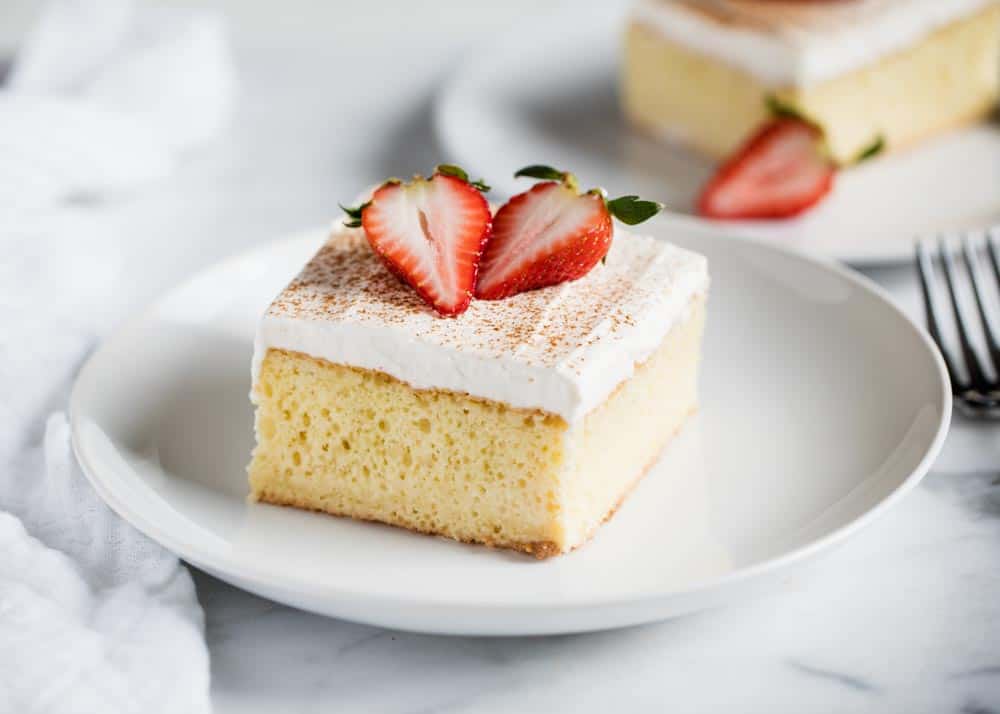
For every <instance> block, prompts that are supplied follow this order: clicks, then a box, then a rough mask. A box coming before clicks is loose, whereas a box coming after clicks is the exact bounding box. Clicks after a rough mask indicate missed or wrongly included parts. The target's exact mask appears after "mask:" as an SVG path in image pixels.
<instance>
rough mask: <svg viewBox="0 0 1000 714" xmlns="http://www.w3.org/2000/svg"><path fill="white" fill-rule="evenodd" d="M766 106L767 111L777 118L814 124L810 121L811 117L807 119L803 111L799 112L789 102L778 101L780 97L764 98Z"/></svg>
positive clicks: (769, 95)
mask: <svg viewBox="0 0 1000 714" xmlns="http://www.w3.org/2000/svg"><path fill="white" fill-rule="evenodd" d="M764 104H766V105H767V110H768V111H769V112H771V114H772V115H774V116H776V117H787V118H789V119H799V120H801V121H804V122H806V123H808V124H812V123H813V122H812V121H811V120H810V119H809V117H807V116H806V115H805V114H803V113H802V112H801V111H799V110H798V109H796V108H795V107H793V106H792V105H791V104H789V103H788V102H785V101H784V100H782V99H778V97H776V96H774V95H773V94H768V95H767V97H765V98H764Z"/></svg>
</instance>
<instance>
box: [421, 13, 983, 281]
mask: <svg viewBox="0 0 1000 714" xmlns="http://www.w3.org/2000/svg"><path fill="white" fill-rule="evenodd" d="M624 21H625V20H624V8H623V2H622V0H614V1H612V2H607V3H582V4H581V3H564V4H563V5H562V6H561V7H560V8H558V9H556V10H555V11H550V12H548V13H547V14H539V15H538V16H536V17H532V18H530V19H528V18H526V19H525V20H524V21H523V22H521V23H519V24H518V26H517V28H516V29H515V30H514V31H512V32H510V33H508V34H504V35H500V36H499V37H498V38H497V39H496V40H494V41H493V42H491V43H487V44H486V45H485V46H484V47H479V48H477V50H476V51H475V54H473V55H471V56H470V57H468V58H467V59H466V61H464V62H463V63H462V64H461V68H460V69H459V71H457V72H456V73H455V74H454V75H453V76H452V77H451V78H450V80H449V82H448V83H447V85H446V86H445V87H444V89H443V90H442V91H441V93H440V94H439V96H438V99H437V102H436V105H435V125H436V130H437V134H438V139H439V141H440V142H441V144H442V146H443V148H444V150H445V152H446V155H447V156H448V157H449V158H450V159H453V160H455V161H456V162H458V163H461V164H462V165H463V166H464V167H465V168H467V169H468V170H469V171H471V172H472V173H475V174H476V175H477V176H478V175H480V174H482V175H484V176H485V177H486V178H487V179H488V180H489V181H491V182H492V183H493V184H494V186H495V187H497V188H498V189H499V190H500V192H502V193H507V194H511V193H515V192H517V191H522V190H525V188H527V186H529V185H530V183H522V182H515V181H514V180H513V178H512V174H513V172H514V171H515V170H517V169H518V168H520V167H521V166H525V165H527V164H537V163H547V164H552V165H554V166H558V167H560V168H565V169H569V170H573V171H575V172H576V173H577V174H578V175H579V177H580V179H581V181H582V182H583V183H584V184H585V185H587V186H590V185H595V184H601V185H604V186H605V187H607V188H608V189H609V190H610V191H611V192H612V193H613V194H621V193H639V194H641V195H643V196H644V197H646V198H651V199H657V200H660V201H663V202H664V203H666V204H667V207H668V209H669V210H670V211H671V213H673V214H674V215H675V216H677V217H678V220H687V221H696V222H698V223H703V224H704V225H712V224H709V223H707V222H703V221H701V219H698V218H695V217H694V216H692V215H691V214H690V211H691V206H692V203H693V200H694V197H695V196H696V195H697V192H698V190H699V188H700V187H701V186H702V185H703V184H704V182H705V180H706V179H707V178H708V177H709V175H710V174H711V171H712V168H713V167H712V165H711V164H710V163H709V162H707V161H705V160H704V159H701V158H699V157H695V156H693V155H691V154H688V153H687V152H685V151H682V150H680V149H677V148H673V147H670V146H664V145H661V144H658V143H656V142H654V141H652V140H650V139H648V138H646V137H643V136H639V135H637V134H636V133H635V132H633V131H632V130H630V129H629V128H628V127H627V126H626V125H625V123H624V121H623V120H622V118H621V116H620V114H619V111H618V99H617V94H616V91H617V75H618V59H619V55H620V52H621V48H620V43H621V37H622V30H623V28H624ZM997 186H1000V126H997V125H995V124H993V125H983V126H975V127H970V128H967V129H963V130H961V131H957V132H953V133H950V134H946V135H944V136H941V137H938V138H936V139H933V140H931V141H928V142H926V143H923V144H921V145H919V146H917V147H915V148H913V149H912V150H909V151H906V152H903V153H900V154H898V155H892V156H888V157H883V158H881V159H879V160H877V161H872V162H870V163H867V164H864V165H862V166H859V167H856V168H854V169H851V170H849V171H844V172H842V173H841V174H840V175H839V176H838V177H837V185H836V188H835V189H834V193H833V194H832V195H831V196H830V197H829V198H828V199H826V201H825V202H824V203H823V204H822V205H820V206H819V207H817V208H816V209H814V210H813V211H811V212H810V213H808V214H807V215H805V216H804V217H802V218H799V219H795V220H790V221H772V222H746V223H727V224H719V225H717V226H716V230H717V231H718V233H719V235H735V234H742V235H751V236H756V237H761V238H766V239H767V240H769V241H771V242H773V243H775V244H778V245H782V246H784V247H790V248H794V249H797V250H802V251H806V252H809V253H813V254H815V255H821V256H825V257H830V258H834V259H837V260H842V261H846V262H849V263H852V264H855V265H874V264H885V263H893V262H901V261H907V260H911V259H912V257H913V239H914V237H915V236H917V235H922V234H926V233H932V232H938V231H947V230H956V229H963V228H983V227H986V226H989V225H993V224H996V223H998V222H1000V191H998V190H997Z"/></svg>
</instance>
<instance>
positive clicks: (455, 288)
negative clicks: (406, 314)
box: [344, 165, 491, 316]
mask: <svg viewBox="0 0 1000 714" xmlns="http://www.w3.org/2000/svg"><path fill="white" fill-rule="evenodd" d="M486 190H489V187H488V186H486V185H485V184H483V183H482V182H481V181H477V182H470V181H469V177H468V176H467V175H466V173H465V172H464V171H462V170H461V169H459V168H458V167H457V166H447V165H442V166H438V167H437V169H435V172H434V174H433V175H432V176H431V177H430V178H429V179H425V178H423V177H421V176H414V177H413V180H412V181H409V182H408V183H403V182H401V181H400V180H398V179H390V180H389V181H387V182H386V183H384V184H382V185H381V186H380V187H379V188H378V189H376V191H375V193H374V194H372V198H371V200H370V201H368V202H367V203H365V204H363V205H361V206H359V207H357V208H344V211H345V212H346V213H347V215H348V216H349V218H350V220H349V221H347V222H346V225H348V226H353V227H357V226H363V227H364V229H365V235H366V236H367V237H368V242H369V243H370V244H371V246H372V249H373V250H374V251H375V252H376V253H377V254H378V255H379V257H381V258H382V261H383V262H384V263H385V265H386V266H387V267H388V268H389V270H390V271H392V272H393V273H394V274H395V275H397V276H398V277H399V278H400V279H401V280H403V282H405V283H406V284H407V285H409V286H410V287H412V288H413V289H414V290H416V291H417V293H418V294H419V295H420V297H421V298H422V299H423V300H424V302H426V303H427V304H428V305H430V306H431V307H433V308H434V309H435V310H437V311H438V313H440V314H441V315H446V316H454V315H459V314H461V313H463V312H465V310H466V309H467V308H468V307H469V302H470V301H471V300H472V291H473V288H474V287H475V284H476V275H477V272H478V269H479V260H480V258H481V257H482V252H483V246H484V245H485V243H486V240H487V239H488V238H489V235H490V221H491V215H490V207H489V204H488V203H487V202H486V199H485V198H484V197H483V194H482V191H486Z"/></svg>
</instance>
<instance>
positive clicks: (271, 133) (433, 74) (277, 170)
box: [81, 0, 1000, 714]
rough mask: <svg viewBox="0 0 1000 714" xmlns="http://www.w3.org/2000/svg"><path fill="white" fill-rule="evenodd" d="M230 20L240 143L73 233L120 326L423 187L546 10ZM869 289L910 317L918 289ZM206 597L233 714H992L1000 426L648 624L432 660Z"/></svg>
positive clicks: (433, 653) (504, 642)
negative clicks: (467, 111)
mask: <svg viewBox="0 0 1000 714" xmlns="http://www.w3.org/2000/svg"><path fill="white" fill-rule="evenodd" d="M217 4H221V5H222V6H223V7H227V8H229V10H230V11H231V13H232V16H233V20H234V38H235V41H236V47H237V60H238V65H239V68H240V71H241V76H242V84H243V88H242V89H243V93H242V97H241V104H240V110H239V113H238V117H237V120H236V122H235V124H234V126H233V128H232V131H231V132H230V134H229V135H228V137H227V138H226V140H225V141H223V142H220V143H218V144H216V145H214V146H212V147H209V148H208V149H206V150H204V151H202V152H200V153H197V154H194V155H192V156H191V157H189V158H188V159H187V160H186V161H185V162H184V165H183V166H182V168H181V170H180V171H179V172H178V173H177V174H176V175H174V176H173V177H172V178H171V179H170V180H169V181H167V182H165V183H164V184H162V185H158V186H155V187H152V188H151V189H149V190H146V191H143V192H141V193H138V194H136V195H134V196H131V197H128V198H127V199H125V200H123V201H118V202H115V203H113V204H108V205H107V206H102V207H100V208H99V209H89V210H88V211H87V213H86V215H85V216H82V217H81V220H87V221H90V222H94V223H96V224H97V225H99V226H101V227H102V228H104V229H106V234H107V235H108V236H116V237H109V238H108V240H109V241H112V240H113V241H116V242H118V243H119V245H118V246H117V248H116V254H117V255H118V256H119V258H120V260H121V261H122V266H123V267H124V271H123V272H124V274H125V275H127V276H128V278H127V279H126V280H125V282H124V283H122V284H121V285H120V286H118V287H117V288H116V295H118V296H120V297H121V298H122V299H118V300H115V301H114V303H113V306H112V307H108V308H106V309H107V315H106V316H105V318H106V321H107V324H108V325H109V326H111V325H113V324H114V323H115V322H117V321H118V320H119V319H121V318H122V317H124V316H125V315H126V314H128V313H131V312H134V311H135V310H136V309H138V308H140V307H141V306H142V305H143V304H145V303H146V302H147V301H149V300H150V299H151V298H152V297H154V296H155V295H156V294H158V293H159V292H161V291H162V290H164V289H166V288H167V287H169V286H170V285H171V284H173V283H174V282H176V281H177V280H179V279H180V278H182V277H183V276H185V275H187V274H188V273H190V272H191V271H193V270H195V269H197V268H198V267H201V266H203V265H205V264H207V263H209V262H212V261H214V260H215V259H217V258H220V257H222V256H224V255H227V254H231V253H234V252H237V251H240V250H243V249H245V248H247V247H249V246H251V245H253V244H255V243H258V242H262V241H266V240H270V239H273V238H275V237H276V236H280V235H282V234H284V233H287V232H290V231H294V230H297V229H300V228H304V227H310V226H314V225H317V224H322V223H325V222H327V221H328V220H329V219H330V217H331V215H332V212H333V211H335V208H336V202H337V200H338V199H342V198H343V197H345V196H351V195H354V194H355V193H356V192H357V190H358V187H359V186H364V185H368V184H371V183H373V182H374V181H376V180H378V179H380V178H383V177H385V176H387V175H390V174H393V175H398V174H406V173H408V172H414V171H421V170H423V171H426V170H427V168H428V167H430V166H432V165H433V164H434V163H436V162H437V161H438V160H439V158H440V157H439V155H438V150H437V147H436V146H435V144H434V139H433V132H432V130H431V118H430V107H431V102H432V98H433V92H434V89H435V87H436V86H438V85H439V84H440V82H441V80H442V78H443V77H445V76H446V75H447V73H448V72H449V70H450V69H451V68H452V67H454V65H455V62H458V61H461V59H460V58H461V57H462V53H463V52H467V51H470V50H474V48H475V46H476V45H477V43H479V42H480V41H481V40H482V39H483V38H484V37H486V36H488V35H489V34H490V33H491V32H494V31H495V30H496V28H502V27H504V26H507V25H512V24H516V23H517V22H521V21H524V20H523V18H524V17H525V16H526V15H527V14H528V13H529V12H530V10H531V9H532V8H533V7H534V6H535V5H536V3H533V2H531V1H530V0H508V1H507V2H505V3H491V4H486V3H462V2H457V1H454V2H443V1H441V0H437V1H435V2H428V3H406V2H400V1H390V0H385V2H382V3H378V4H377V5H376V4H369V3H365V2H361V0H352V1H351V2H343V3H337V4H322V3H319V2H315V3H310V2H306V0H295V1H294V2H290V3H287V4H285V3H283V4H282V6H281V7H282V14H281V15H280V16H278V15H276V14H275V12H276V11H275V10H274V8H276V7H277V6H276V5H275V4H273V3H272V4H267V3H264V2H237V1H236V0H223V1H222V2H220V3H217ZM387 6H390V7H389V10H387ZM387 17H391V18H392V21H391V22H388V21H387V20H386V18H387ZM126 237H127V238H126ZM868 274H869V276H870V277H872V278H873V279H875V280H876V281H877V282H879V283H880V284H882V285H883V286H884V287H886V288H887V289H888V290H889V292H890V293H891V295H892V296H893V298H894V299H896V300H897V301H898V302H899V303H900V304H901V305H902V306H903V307H904V309H906V310H907V311H908V312H909V313H910V314H911V315H914V316H916V317H918V318H919V316H920V314H919V311H920V307H919V303H918V299H917V292H916V286H915V283H914V280H913V276H912V274H911V271H910V269H909V268H908V267H905V268H895V269H883V270H877V271H869V273H868ZM196 582H197V586H198V594H199V598H200V600H201V602H202V604H203V606H204V608H205V611H206V615H207V637H208V644H209V648H210V651H211V660H212V661H211V666H212V695H213V699H214V702H215V706H216V710H217V711H218V712H219V713H220V714H225V713H228V712H240V713H241V714H252V713H253V712H276V711H280V712H312V711H317V712H318V711H324V712H326V711H350V712H356V711H364V712H398V713H403V712H414V713H415V712H510V711H518V712H534V711H574V712H583V711H595V712H597V711H608V710H620V711H644V710H653V711H663V710H668V709H669V710H670V711H672V712H679V713H683V712H706V711H724V710H725V711H742V712H796V713H800V712H887V711H888V712H907V713H915V712H928V713H930V712H961V713H962V714H986V713H987V712H1000V426H998V427H990V426H988V425H977V424H972V423H968V422H965V421H964V420H963V419H961V418H960V417H958V416H956V418H955V425H954V427H953V431H952V433H951V435H950V436H949V439H948V442H947V444H946V446H945V450H944V452H943V454H942V455H941V457H940V459H939V461H938V463H937V464H936V465H935V467H934V469H933V472H932V473H931V474H930V475H929V476H928V477H927V479H926V481H925V482H924V484H922V485H921V487H920V488H919V489H917V490H916V492H915V493H914V494H912V495H911V496H909V497H908V498H906V499H905V501H904V502H903V503H901V504H900V505H899V506H898V507H896V508H894V509H893V510H892V511H891V512H890V513H889V514H888V515H887V516H886V517H884V518H882V519H880V520H878V521H877V522H876V523H875V524H874V525H872V526H871V527H869V528H868V529H867V530H865V531H864V532H863V533H862V534H860V535H859V536H858V537H856V538H854V539H852V540H851V541H850V542H849V543H848V544H847V545H845V546H844V547H842V548H841V549H839V550H838V551H836V552H834V553H833V554H832V555H831V556H829V557H828V558H826V559H825V560H823V561H822V562H821V563H820V564H819V565H818V566H817V567H815V568H813V569H811V570H809V571H808V572H807V574H806V575H802V576H799V577H796V579H794V580H789V581H787V582H785V583H784V584H783V586H782V587H781V588H780V590H778V591H776V592H773V593H770V594H768V595H767V596H766V597H762V598H760V599H757V600H754V601H748V602H744V603H740V604H737V605H735V606H731V607H728V608H726V609H723V610H718V611H713V612H707V613H703V614H700V615H696V616H690V617H685V618H682V619H678V620H674V621H670V622H666V623H663V624H659V625H652V626H644V627H637V628H631V629H626V630H620V631H614V632H605V633H597V634H590V635H574V636H562V637H545V638H509V639H480V638H446V637H433V636H426V635H414V634H407V633H399V632H392V631H387V630H381V629H377V628H372V627H367V626H363V625H356V624H351V623H347V622H341V621H336V620H332V619H326V618H322V617H318V616H314V615H310V614H307V613H303V612H299V611H296V610H293V609H290V608H287V607H284V606H281V605H277V604H275V603H272V602H269V601H266V600H263V599H260V598H258V597H255V596H253V595H250V594H247V593H245V592H242V591H240V590H237V589H236V588H233V587H231V586H229V585H226V584H224V583H222V582H220V581H218V580H216V579H214V578H212V577H211V576H209V575H206V574H204V573H196Z"/></svg>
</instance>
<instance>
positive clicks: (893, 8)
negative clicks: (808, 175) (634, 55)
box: [633, 0, 1000, 87]
mask: <svg viewBox="0 0 1000 714" xmlns="http://www.w3.org/2000/svg"><path fill="white" fill-rule="evenodd" d="M998 3H1000V0H842V1H840V2H831V3H802V2H788V1H785V2H782V1H780V0H769V1H768V2H762V1H761V0H642V2H640V3H639V4H638V5H637V6H636V7H635V10H634V14H633V18H634V19H635V20H636V21H638V22H641V23H642V24H644V25H646V26H649V27H652V28H654V29H655V30H657V31H658V32H660V33H662V34H663V35H664V36H665V37H666V38H668V39H669V40H671V41H673V42H676V43H678V44H681V45H684V46H686V47H689V48H690V49H693V50H695V51H697V52H700V53H702V54H707V55H711V56H713V57H715V58H717V59H719V60H720V61H722V62H725V63H727V64H730V65H732V66H734V67H737V68H739V69H743V70H745V71H747V72H749V73H750V74H753V75H755V76H756V77H757V78H759V79H760V80H762V81H763V82H765V83H767V84H769V85H772V86H775V87H790V86H791V87H798V86H806V85H809V84H814V83H817V82H822V81H826V80H828V79H831V78H833V77H837V76H840V75H842V74H846V73H848V72H851V71H854V70H856V69H860V68H861V67H864V66H866V65H869V64H873V63H875V62H877V61H878V60H880V59H881V58H883V57H885V56H886V55H889V54H892V53H893V52H897V51H899V50H901V49H904V48H906V47H908V46H910V45H913V44H915V43H916V42H918V41H920V40H921V39H923V38H924V37H926V36H927V35H929V34H931V33H932V32H934V31H935V30H937V29H939V28H941V27H943V26H945V25H947V24H949V23H951V22H954V21H955V20H959V19H961V18H963V17H967V16H969V15H972V14H973V13H975V12H977V11H979V10H982V9H983V8H985V7H987V6H988V5H996V4H998Z"/></svg>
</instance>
